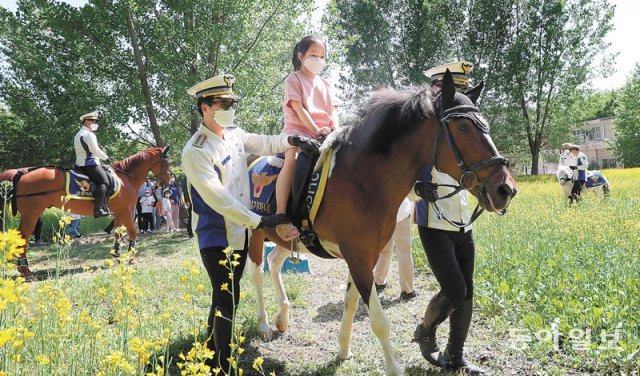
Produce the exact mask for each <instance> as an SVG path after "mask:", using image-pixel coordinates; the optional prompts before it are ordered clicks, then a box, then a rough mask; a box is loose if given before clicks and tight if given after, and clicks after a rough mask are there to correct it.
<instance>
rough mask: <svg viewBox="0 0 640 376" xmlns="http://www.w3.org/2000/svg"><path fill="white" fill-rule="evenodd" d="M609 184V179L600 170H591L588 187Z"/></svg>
mask: <svg viewBox="0 0 640 376" xmlns="http://www.w3.org/2000/svg"><path fill="white" fill-rule="evenodd" d="M605 184H607V179H605V177H604V175H602V173H600V171H591V174H590V175H589V176H587V188H593V187H599V186H601V185H605Z"/></svg>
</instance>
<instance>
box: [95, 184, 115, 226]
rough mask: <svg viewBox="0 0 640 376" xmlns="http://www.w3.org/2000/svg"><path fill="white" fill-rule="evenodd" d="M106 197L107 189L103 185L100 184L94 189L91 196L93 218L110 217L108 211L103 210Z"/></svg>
mask: <svg viewBox="0 0 640 376" xmlns="http://www.w3.org/2000/svg"><path fill="white" fill-rule="evenodd" d="M106 195H107V187H106V186H105V185H104V184H101V185H99V186H97V187H96V191H95V193H94V194H93V198H94V200H95V202H94V208H93V218H100V217H107V216H109V215H111V213H110V212H109V210H104V198H105V196H106Z"/></svg>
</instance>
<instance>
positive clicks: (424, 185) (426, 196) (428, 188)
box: [413, 181, 439, 202]
mask: <svg viewBox="0 0 640 376" xmlns="http://www.w3.org/2000/svg"><path fill="white" fill-rule="evenodd" d="M413 190H414V192H416V194H417V195H418V196H420V197H422V199H423V200H426V201H428V202H436V201H437V200H438V197H439V196H438V185H437V184H434V183H431V182H428V181H418V182H416V184H415V185H414V186H413Z"/></svg>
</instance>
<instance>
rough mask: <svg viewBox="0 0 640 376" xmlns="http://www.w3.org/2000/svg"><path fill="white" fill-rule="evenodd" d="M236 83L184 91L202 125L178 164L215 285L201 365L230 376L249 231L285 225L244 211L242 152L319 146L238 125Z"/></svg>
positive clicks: (229, 79)
mask: <svg viewBox="0 0 640 376" xmlns="http://www.w3.org/2000/svg"><path fill="white" fill-rule="evenodd" d="M233 84H234V76H232V75H229V74H225V75H221V76H216V77H212V78H210V79H208V80H205V81H203V82H201V83H199V84H197V85H195V86H193V87H192V88H190V89H189V90H188V91H187V93H188V94H189V95H192V96H195V97H196V99H197V108H198V111H199V112H200V115H201V116H202V124H201V125H200V128H199V129H198V131H197V132H196V133H195V134H194V135H193V136H192V137H191V139H190V140H189V141H188V142H187V144H186V146H185V147H184V149H183V151H182V169H183V171H184V173H185V175H186V176H187V179H188V185H187V190H188V194H189V196H190V201H191V203H192V207H193V217H194V218H193V228H194V230H195V233H196V238H197V240H198V246H199V248H200V256H201V257H202V262H203V263H204V267H205V269H206V270H207V273H208V275H209V279H210V280H211V287H212V288H213V293H212V301H211V309H210V311H209V320H208V328H207V334H208V340H207V346H208V348H209V349H211V350H215V356H214V358H213V359H210V360H208V361H207V363H206V364H207V365H208V366H210V367H211V369H212V370H213V369H215V368H216V367H220V368H221V370H222V371H223V372H226V373H228V374H232V370H231V367H232V365H231V364H236V363H235V362H233V363H231V364H230V362H229V357H230V355H231V347H230V345H231V344H232V331H233V327H232V320H233V315H234V312H235V308H236V307H237V304H238V301H239V299H240V278H241V277H242V272H243V270H244V266H245V263H246V259H247V245H248V239H249V236H250V231H251V229H255V228H261V227H275V226H276V225H278V224H281V223H287V222H288V220H287V219H286V217H284V218H283V216H265V217H261V216H259V215H258V214H255V213H253V212H251V211H250V210H249V204H250V196H249V195H250V188H249V175H248V172H247V162H246V156H245V151H246V153H252V154H256V155H274V154H276V153H281V152H284V151H285V150H287V149H289V148H292V147H296V146H299V147H300V148H301V149H303V151H306V152H310V153H313V152H317V149H318V147H319V144H318V143H317V142H316V141H313V140H309V139H308V138H305V137H302V136H290V137H287V136H264V135H256V134H251V133H246V132H244V131H243V130H242V129H240V128H237V127H236V126H235V125H234V116H235V108H236V107H237V103H238V100H239V97H238V96H236V95H235V94H234V93H233ZM229 250H231V251H232V252H234V254H235V255H237V256H234V258H233V259H232V261H237V263H234V264H236V266H235V269H234V270H233V273H229V269H228V266H227V265H226V263H225V261H226V260H227V253H229ZM225 252H227V253H225ZM229 285H232V286H229ZM230 291H233V295H232V294H231V293H230Z"/></svg>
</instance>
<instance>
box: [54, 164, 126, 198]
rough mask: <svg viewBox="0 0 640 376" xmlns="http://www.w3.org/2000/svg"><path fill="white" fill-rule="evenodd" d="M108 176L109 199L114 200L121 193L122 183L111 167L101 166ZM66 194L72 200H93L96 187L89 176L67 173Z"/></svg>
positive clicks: (76, 172)
mask: <svg viewBox="0 0 640 376" xmlns="http://www.w3.org/2000/svg"><path fill="white" fill-rule="evenodd" d="M100 167H101V168H102V169H104V171H105V172H106V174H107V177H108V179H109V186H108V187H107V197H109V199H112V198H114V197H116V196H117V195H118V193H120V187H121V186H122V183H121V182H120V179H119V178H118V176H117V175H116V174H115V172H114V171H113V170H112V169H111V167H109V166H100ZM64 179H65V182H64V187H65V192H66V194H67V195H68V196H70V197H71V198H72V199H76V200H93V193H94V192H95V189H96V185H95V183H93V182H92V181H91V179H89V177H88V176H87V175H83V174H81V173H79V172H78V171H75V170H67V171H65V176H64Z"/></svg>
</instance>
